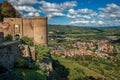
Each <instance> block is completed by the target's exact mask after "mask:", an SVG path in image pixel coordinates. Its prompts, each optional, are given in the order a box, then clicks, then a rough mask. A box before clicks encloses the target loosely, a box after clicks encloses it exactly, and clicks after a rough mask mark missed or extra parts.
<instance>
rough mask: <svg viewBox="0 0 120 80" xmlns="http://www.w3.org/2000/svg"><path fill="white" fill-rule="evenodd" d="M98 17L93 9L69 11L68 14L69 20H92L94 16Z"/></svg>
mask: <svg viewBox="0 0 120 80" xmlns="http://www.w3.org/2000/svg"><path fill="white" fill-rule="evenodd" d="M95 15H97V13H96V12H95V11H93V10H91V9H87V8H85V9H78V10H74V9H69V10H68V14H67V15H66V16H67V17H68V18H85V19H91V18H92V17H93V16H95Z"/></svg>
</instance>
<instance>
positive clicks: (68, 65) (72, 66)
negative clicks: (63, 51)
mask: <svg viewBox="0 0 120 80" xmlns="http://www.w3.org/2000/svg"><path fill="white" fill-rule="evenodd" d="M53 59H55V60H58V61H59V62H60V63H61V64H62V65H64V66H65V67H66V68H69V69H70V74H69V76H68V78H70V77H71V76H72V75H74V74H76V76H78V77H79V76H80V74H79V72H77V71H76V70H75V68H79V69H82V70H83V71H84V73H85V74H87V76H93V77H95V78H106V77H105V76H104V75H102V74H99V73H97V72H95V71H93V70H90V69H88V68H87V67H85V66H82V65H80V64H78V63H77V62H75V61H72V60H68V59H65V58H61V57H53ZM83 76H84V75H83Z"/></svg>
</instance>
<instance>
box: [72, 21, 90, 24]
mask: <svg viewBox="0 0 120 80" xmlns="http://www.w3.org/2000/svg"><path fill="white" fill-rule="evenodd" d="M76 23H77V24H78V23H82V24H88V23H89V21H72V22H71V24H76Z"/></svg>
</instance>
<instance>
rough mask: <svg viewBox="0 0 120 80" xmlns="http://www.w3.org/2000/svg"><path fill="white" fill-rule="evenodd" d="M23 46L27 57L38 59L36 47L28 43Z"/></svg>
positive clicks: (24, 54)
mask: <svg viewBox="0 0 120 80" xmlns="http://www.w3.org/2000/svg"><path fill="white" fill-rule="evenodd" d="M21 47H22V48H23V49H21V51H22V56H23V57H26V58H31V59H32V60H33V61H35V59H36V54H35V48H34V47H32V46H28V45H21Z"/></svg>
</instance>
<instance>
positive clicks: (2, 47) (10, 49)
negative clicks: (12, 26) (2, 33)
mask: <svg viewBox="0 0 120 80" xmlns="http://www.w3.org/2000/svg"><path fill="white" fill-rule="evenodd" d="M19 44H20V40H18V41H10V42H4V43H1V44H0V64H1V65H3V66H4V67H6V68H7V69H10V68H12V67H13V66H14V61H15V60H16V59H17V58H18V57H19V56H20V55H21V51H20V50H19V47H18V45H19Z"/></svg>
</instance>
